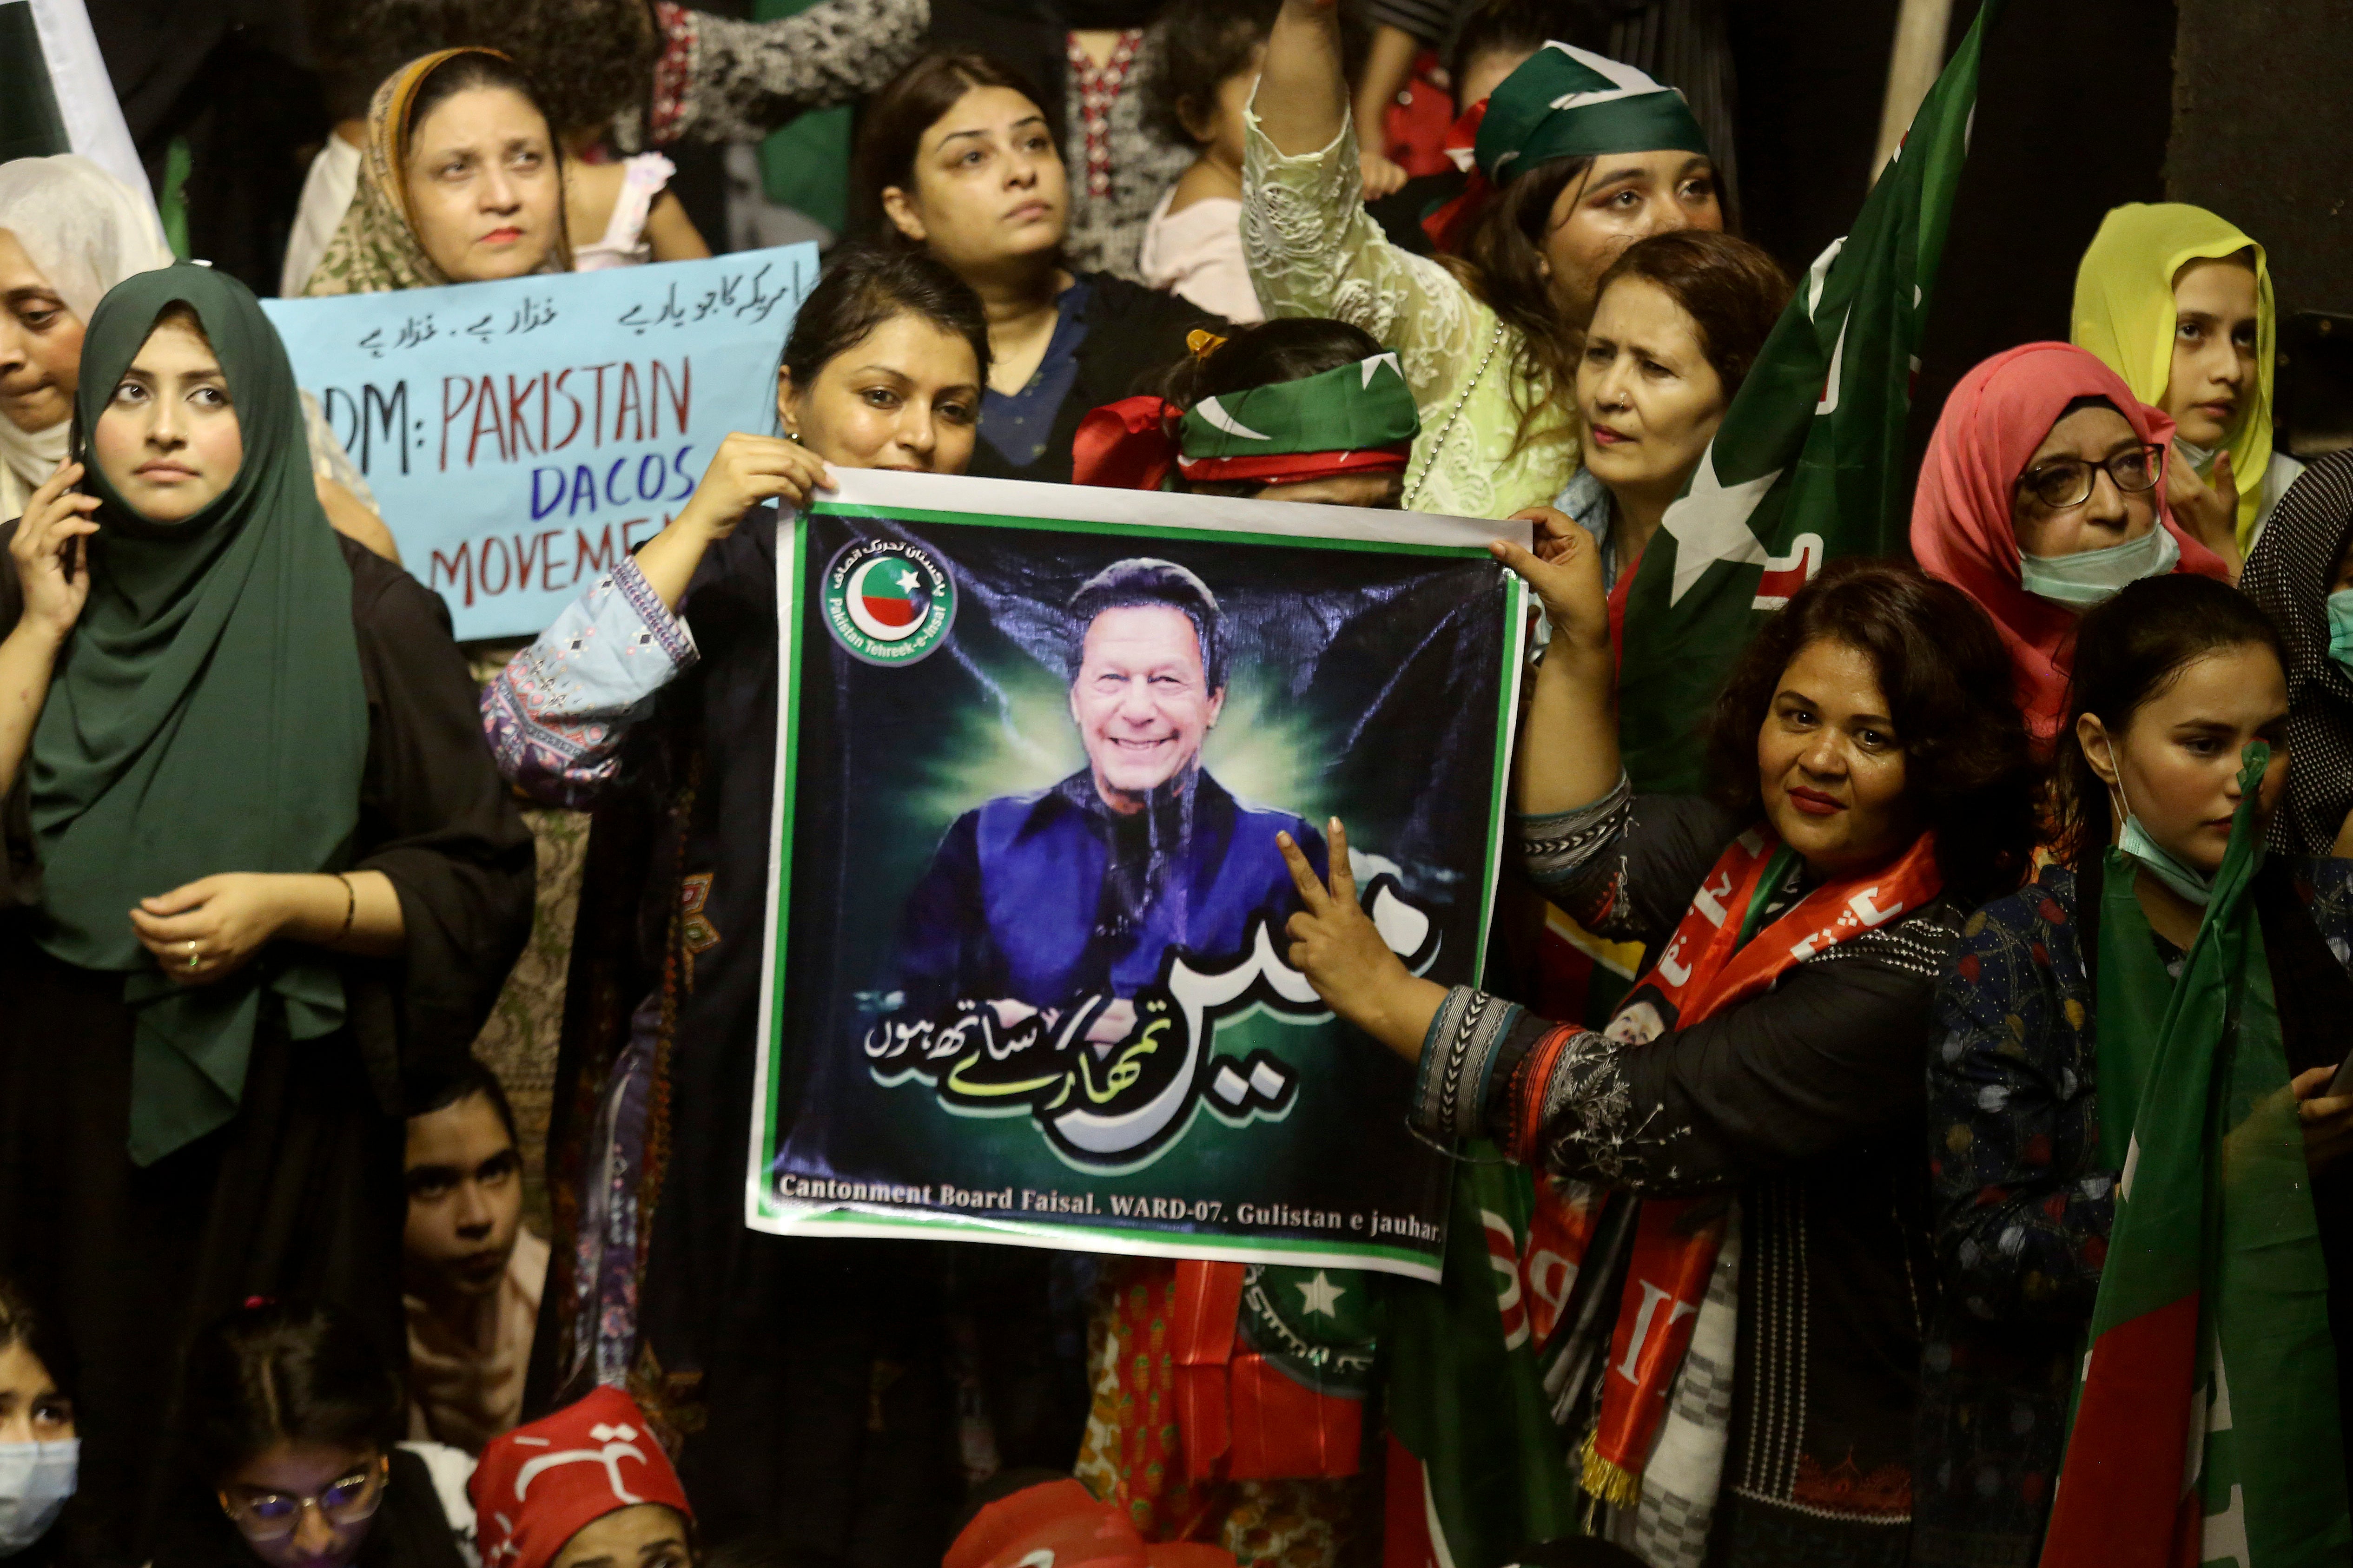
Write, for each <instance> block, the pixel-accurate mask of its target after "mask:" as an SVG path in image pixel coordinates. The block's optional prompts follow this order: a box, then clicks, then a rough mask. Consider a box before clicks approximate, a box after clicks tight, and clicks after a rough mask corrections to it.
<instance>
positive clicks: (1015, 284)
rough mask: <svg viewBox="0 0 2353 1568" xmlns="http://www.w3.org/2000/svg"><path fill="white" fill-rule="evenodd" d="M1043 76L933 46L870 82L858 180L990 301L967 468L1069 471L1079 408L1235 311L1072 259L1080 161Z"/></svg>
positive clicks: (1045, 474)
mask: <svg viewBox="0 0 2353 1568" xmlns="http://www.w3.org/2000/svg"><path fill="white" fill-rule="evenodd" d="M1039 102H1040V100H1039V96H1038V93H1037V90H1036V89H1033V88H1032V87H1030V86H1029V84H1028V83H1027V82H1025V81H1023V80H1022V79H1021V78H1020V76H1019V75H1018V73H1017V72H1015V71H1013V70H1012V69H1011V68H1008V67H1007V66H1005V65H1004V64H1002V63H1001V62H999V61H997V60H994V59H991V58H988V57H987V56H985V55H978V54H969V53H956V54H932V55H926V56H924V57H923V58H922V59H919V60H917V61H916V62H915V63H914V64H913V65H912V66H909V67H908V68H906V69H905V70H904V71H902V73H900V75H899V77H898V79H896V80H894V81H893V82H892V84H891V85H890V86H888V87H886V88H884V89H882V90H881V92H880V93H879V94H877V95H876V96H875V99H874V101H873V102H872V103H871V105H870V106H869V107H868V109H867V111H866V124H865V128H864V131H863V132H862V133H861V134H860V138H859V143H858V167H859V184H860V190H861V191H862V192H863V193H864V196H863V199H865V200H868V201H870V202H873V203H875V204H878V205H879V206H880V208H881V223H882V226H883V227H884V229H885V232H886V233H888V234H889V235H890V237H891V238H892V243H894V244H898V245H903V246H907V247H916V248H920V249H922V250H923V252H925V253H926V254H927V255H929V256H930V257H931V258H933V259H934V260H936V261H938V262H939V263H940V264H941V265H943V266H944V267H945V268H947V269H948V270H949V271H951V272H953V273H955V275H956V276H957V277H958V278H960V279H963V280H964V281H965V283H966V284H967V285H969V286H970V287H971V289H972V290H973V292H974V293H976V294H977V295H979V296H980V299H981V302H982V303H983V305H985V306H986V307H987V310H988V350H989V366H990V368H989V375H988V389H987V395H986V396H985V397H984V398H983V399H982V402H981V409H980V433H979V434H980V438H979V440H978V441H977V442H976V443H975V445H974V447H973V454H972V472H973V473H975V474H977V475H980V476H982V477H984V478H987V479H1044V480H1049V481H1051V482H1053V483H1057V484H1061V483H1067V482H1069V480H1070V478H1071V441H1072V439H1073V437H1075V436H1076V435H1077V433H1078V428H1079V421H1080V420H1081V419H1082V418H1084V417H1085V416H1086V415H1087V414H1088V413H1089V412H1090V411H1091V410H1092V409H1095V408H1099V407H1101V406H1103V405H1104V404H1107V403H1112V402H1114V401H1116V400H1118V399H1119V398H1123V397H1125V396H1127V395H1130V394H1132V393H1135V392H1139V391H1141V390H1143V387H1142V383H1143V382H1144V381H1145V378H1146V377H1148V376H1149V375H1151V374H1154V373H1155V372H1156V371H1158V370H1159V369H1160V367H1161V366H1163V365H1166V364H1169V363H1173V362H1174V361H1176V359H1177V358H1178V357H1179V356H1181V355H1182V354H1183V353H1184V352H1185V340H1186V337H1187V334H1188V333H1190V332H1192V331H1195V330H1197V329H1199V328H1204V327H1207V328H1212V329H1221V328H1222V327H1223V326H1224V325H1225V323H1224V321H1222V320H1221V319H1220V318H1219V317H1216V316H1212V315H1210V314H1208V312H1207V311H1205V310H1201V309H1199V308H1198V307H1197V306H1194V305H1191V304H1188V303H1187V302H1186V301H1185V300H1180V299H1177V298H1176V296H1174V295H1170V294H1163V293H1161V292H1159V291H1158V290H1157V289H1146V288H1145V287H1144V286H1143V285H1142V284H1140V283H1131V282H1129V281H1128V280H1127V279H1124V278H1120V277H1117V276H1114V275H1113V274H1111V273H1108V272H1083V271H1077V270H1074V269H1073V268H1071V266H1069V265H1067V264H1066V262H1065V259H1064V257H1063V251H1062V242H1063V237H1064V235H1065V233H1066V231H1067V229H1068V226H1069V223H1070V206H1071V200H1070V177H1069V174H1068V172H1067V170H1066V169H1065V167H1064V165H1063V163H1062V154H1061V152H1060V149H1059V148H1058V147H1057V146H1056V145H1055V142H1054V132H1053V129H1052V126H1051V124H1050V121H1049V120H1048V118H1047V115H1046V111H1045V110H1043V109H1042V108H1040V107H1039Z"/></svg>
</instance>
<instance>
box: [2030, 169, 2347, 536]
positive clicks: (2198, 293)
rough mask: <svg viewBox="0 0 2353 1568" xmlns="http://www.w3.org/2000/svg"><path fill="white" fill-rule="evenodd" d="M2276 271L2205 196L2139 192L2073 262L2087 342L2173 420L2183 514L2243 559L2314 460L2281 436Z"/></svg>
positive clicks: (2169, 483)
mask: <svg viewBox="0 0 2353 1568" xmlns="http://www.w3.org/2000/svg"><path fill="white" fill-rule="evenodd" d="M2275 316H2276V312H2275V310H2274V307H2273V304H2272V279H2271V272H2270V269H2269V268H2267V267H2266V265H2265V264H2264V260H2263V247H2262V246H2260V245H2257V244H2256V243H2255V242H2254V241H2253V240H2252V239H2249V238H2248V237H2246V236H2245V235H2243V234H2242V233H2240V232H2239V230H2238V229H2237V228H2236V227H2235V226H2232V224H2230V223H2227V222H2225V221H2224V220H2223V219H2221V218H2220V217H2217V216H2214V215H2213V214H2212V213H2210V212H2208V211H2207V210H2206V209H2205V208H2204V207H2193V206H2189V205H2184V204H2183V203H2180V202H2157V203H2153V204H2147V205H2144V204H2141V203H2134V204H2133V205H2129V206H2121V207H2118V208H2116V210H2115V211H2114V212H2112V213H2110V214H2108V216H2106V217H2105V219H2103V220H2102V221H2101V224H2100V231H2099V233H2097V234H2095V235H2094V236H2093V237H2092V243H2091V246H2090V247H2089V248H2088V249H2086V250H2085V251H2084V261H2083V265H2082V266H2081V267H2080V268H2077V270H2076V273H2075V310H2074V327H2073V331H2072V332H2071V334H2070V335H2071V336H2072V337H2073V340H2074V342H2075V345H2076V346H2077V347H2078V348H2082V349H2086V350H2088V351H2090V352H2091V353H2094V354H2096V355H2098V356H2099V358H2100V362H2101V363H2104V364H2105V365H2106V366H2107V367H2108V368H2109V369H2110V370H2113V371H2115V372H2116V374H2118V375H2120V376H2122V377H2124V379H2125V384H2126V385H2127V386H2129V387H2131V388H2132V392H2133V395H2134V396H2135V397H2137V398H2139V399H2140V400H2141V401H2142V402H2143V403H2147V404H2149V405H2153V406H2155V407H2157V408H2158V409H2160V410H2161V411H2163V413H2164V414H2165V416H2166V417H2168V419H2171V420H2172V421H2173V426H2174V430H2173V445H2174V447H2176V448H2177V449H2178V450H2179V452H2180V453H2181V455H2182V457H2183V458H2186V459H2187V460H2186V461H2181V462H2176V463H2173V464H2171V465H2169V466H2168V469H2167V472H2166V486H2165V488H2166V499H2167V500H2168V503H2169V504H2170V506H2171V508H2172V510H2173V515H2174V516H2176V517H2178V518H2179V519H2180V520H2181V521H2182V523H2183V525H2184V526H2185V527H2186V528H2187V529H2188V530H2189V532H2191V533H2193V534H2195V535H2196V536H2197V537H2198V538H2199V539H2200V540H2201V541H2203V542H2205V543H2206V544H2207V546H2208V547H2209V548H2211V549H2212V550H2213V551H2214V552H2215V553H2216V554H2218V555H2221V556H2223V557H2224V558H2225V559H2230V558H2231V557H2232V549H2233V548H2234V549H2235V551H2236V552H2237V554H2238V555H2241V556H2243V555H2244V554H2245V553H2246V552H2248V551H2250V550H2252V549H2253V548H2254V543H2255V536H2256V534H2258V533H2259V532H2261V531H2262V530H2263V524H2264V522H2265V521H2268V520H2269V519H2270V517H2271V514H2272V509H2273V508H2274V507H2276V506H2277V505H2279V500H2280V497H2282V496H2283V495H2285V494H2286V493H2287V488H2288V486H2290V485H2292V484H2294V483H2295V477H2296V475H2298V474H2300V473H2302V472H2303V471H2304V465H2303V464H2301V463H2298V462H2297V461H2296V460H2295V458H2291V457H2289V456H2288V455H2287V454H2286V453H2285V452H2282V451H2280V450H2278V449H2276V448H2275V447H2274V446H2273V444H2272V359H2273V343H2274V320H2275Z"/></svg>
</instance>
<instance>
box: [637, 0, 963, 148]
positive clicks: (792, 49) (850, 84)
mask: <svg viewBox="0 0 2353 1568" xmlns="http://www.w3.org/2000/svg"><path fill="white" fill-rule="evenodd" d="M654 10H655V14H656V16H657V17H658V18H659V22H660V24H661V31H662V55H661V58H660V59H659V61H658V62H657V63H656V66H655V70H654V97H653V106H652V112H651V113H650V115H649V127H648V128H649V132H651V135H652V139H653V140H654V141H655V142H661V143H666V142H689V141H691V142H756V141H758V140H760V138H762V137H763V136H765V135H766V134H767V133H768V132H771V131H774V130H776V128H777V127H778V126H780V125H783V124H784V123H785V122H786V121H789V120H791V119H793V118H794V117H795V116H797V115H799V114H803V113H806V112H807V111H808V110H812V109H829V108H831V107H833V106H834V105H836V104H842V103H851V102H855V101H856V100H858V99H860V97H862V96H864V95H865V94H867V93H871V92H872V91H874V90H875V89H878V88H880V87H881V86H882V85H883V84H884V83H885V82H888V81H889V80H890V79H892V77H894V76H896V75H898V74H899V71H900V68H902V67H903V66H905V65H906V64H907V62H908V61H910V60H912V59H913V58H915V56H916V55H918V54H920V53H921V52H922V51H923V39H924V35H925V34H926V33H927V32H928V31H929V30H930V27H931V25H932V7H931V0H823V3H822V4H819V5H812V6H810V7H809V8H808V9H807V10H806V11H803V12H801V13H800V14H799V15H797V16H784V17H779V18H777V19H776V20H775V21H769V22H746V21H739V20H737V19H735V18H733V17H730V16H713V15H712V14H711V13H710V12H708V11H694V10H689V9H688V8H686V7H685V6H682V5H673V4H671V3H670V0H659V3H658V4H657V5H655V7H654Z"/></svg>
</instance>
